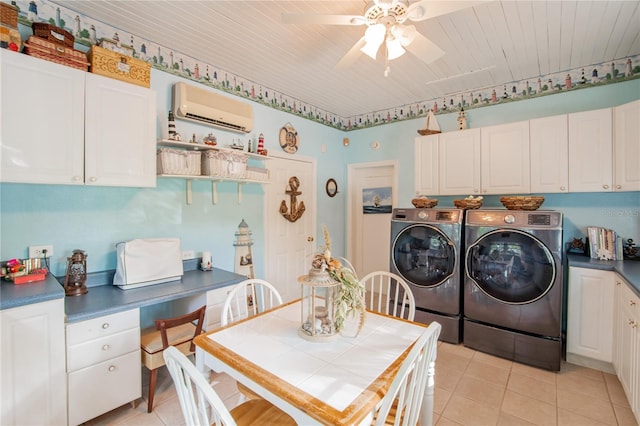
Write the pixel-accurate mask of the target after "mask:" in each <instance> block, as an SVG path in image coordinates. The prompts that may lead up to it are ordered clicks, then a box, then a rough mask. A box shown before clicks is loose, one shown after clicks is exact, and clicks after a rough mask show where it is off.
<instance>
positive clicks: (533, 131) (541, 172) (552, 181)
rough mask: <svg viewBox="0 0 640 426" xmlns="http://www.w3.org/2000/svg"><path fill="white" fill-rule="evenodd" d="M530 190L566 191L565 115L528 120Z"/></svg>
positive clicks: (566, 142) (567, 148)
mask: <svg viewBox="0 0 640 426" xmlns="http://www.w3.org/2000/svg"><path fill="white" fill-rule="evenodd" d="M529 151H530V165H531V192H532V193H553V192H568V191H569V133H568V129H567V115H566V114H563V115H553V116H551V117H544V118H537V119H534V120H529Z"/></svg>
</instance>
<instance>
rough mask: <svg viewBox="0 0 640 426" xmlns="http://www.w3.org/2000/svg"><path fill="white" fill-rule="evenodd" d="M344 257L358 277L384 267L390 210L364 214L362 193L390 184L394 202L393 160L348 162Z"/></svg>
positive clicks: (394, 178)
mask: <svg viewBox="0 0 640 426" xmlns="http://www.w3.org/2000/svg"><path fill="white" fill-rule="evenodd" d="M348 173H349V177H348V180H349V195H348V203H349V205H348V208H347V210H348V212H347V217H348V218H349V221H348V223H347V226H348V232H349V241H348V244H347V245H348V249H347V253H348V255H347V257H348V258H349V261H350V262H351V263H352V264H353V267H354V268H355V270H356V273H357V274H358V276H359V277H363V276H365V275H366V274H368V273H369V272H373V271H380V270H382V271H388V270H389V258H390V253H391V249H390V247H391V213H388V214H387V213H380V214H364V212H363V194H364V192H365V191H367V190H370V189H375V188H391V200H383V204H386V203H391V206H392V207H396V206H397V192H398V185H397V164H396V162H394V161H385V162H380V163H361V164H352V165H349V172H348Z"/></svg>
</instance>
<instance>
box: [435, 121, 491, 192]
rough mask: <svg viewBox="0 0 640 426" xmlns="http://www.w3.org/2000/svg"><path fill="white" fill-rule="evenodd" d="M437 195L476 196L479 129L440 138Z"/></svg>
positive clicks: (478, 187) (442, 135)
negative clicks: (438, 192) (438, 191)
mask: <svg viewBox="0 0 640 426" xmlns="http://www.w3.org/2000/svg"><path fill="white" fill-rule="evenodd" d="M438 148H439V153H438V154H439V165H440V171H439V181H440V195H463V194H466V195H471V194H480V191H481V187H480V129H468V130H461V131H456V132H448V133H441V134H440V144H439V147H438Z"/></svg>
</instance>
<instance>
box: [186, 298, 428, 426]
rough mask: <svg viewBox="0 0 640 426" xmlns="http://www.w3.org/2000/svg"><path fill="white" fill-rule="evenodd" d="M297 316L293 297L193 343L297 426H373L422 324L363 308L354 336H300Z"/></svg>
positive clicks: (203, 360) (204, 360) (203, 361)
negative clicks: (360, 324) (313, 338)
mask: <svg viewBox="0 0 640 426" xmlns="http://www.w3.org/2000/svg"><path fill="white" fill-rule="evenodd" d="M301 316H302V315H301V301H300V299H298V300H294V301H291V302H289V303H285V304H283V305H281V306H279V307H276V308H274V309H271V310H269V311H266V312H263V313H261V314H258V315H255V316H252V317H249V318H246V319H243V320H241V321H238V322H236V323H232V324H230V325H228V326H226V327H223V328H220V329H217V330H213V331H210V332H207V333H205V334H201V335H199V336H197V337H196V338H195V340H194V342H195V344H196V359H198V358H199V359H200V362H199V364H200V365H201V366H202V365H203V366H204V367H206V368H209V369H211V370H213V371H216V372H224V373H227V374H228V375H230V376H231V377H233V378H234V379H235V380H237V381H238V382H240V383H242V384H243V385H245V386H247V387H248V388H250V389H251V390H253V391H254V392H255V393H257V394H258V395H260V396H261V397H262V398H264V399H266V400H268V401H269V402H271V403H272V404H274V405H275V406H277V407H278V408H280V409H282V410H283V411H285V412H286V413H288V414H289V415H290V416H291V417H293V418H294V420H295V421H296V423H297V424H299V425H318V424H320V425H363V424H371V422H372V420H373V416H374V414H375V411H376V409H377V408H378V407H379V405H380V403H381V401H382V398H383V397H384V395H385V394H386V392H387V390H388V389H389V387H390V385H391V382H392V381H393V379H394V378H395V376H396V373H397V372H398V370H399V368H400V365H401V364H402V361H403V360H404V359H405V357H406V356H407V354H408V352H409V350H410V349H411V347H412V346H413V344H414V342H415V341H416V340H417V339H418V337H419V336H420V335H421V334H422V333H424V331H425V329H426V327H427V326H426V325H425V324H421V323H416V322H412V321H407V320H404V319H400V318H396V317H393V316H389V315H385V314H381V313H377V312H373V311H369V310H367V311H366V315H365V321H364V325H363V327H362V329H361V331H360V332H359V333H358V334H357V336H356V337H347V336H342V335H341V336H339V337H338V338H336V339H329V340H328V341H320V342H318V341H310V340H307V339H304V338H302V337H301V336H300V335H299V334H298V329H299V328H300V326H301ZM428 398H431V400H430V401H426V400H425V402H424V403H423V404H425V405H426V406H427V407H429V406H430V407H432V404H433V400H432V398H433V394H432V393H430V394H429V396H428ZM423 408H424V407H423ZM428 409H431V408H428Z"/></svg>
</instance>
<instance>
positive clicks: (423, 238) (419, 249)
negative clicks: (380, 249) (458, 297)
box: [391, 224, 456, 287]
mask: <svg viewBox="0 0 640 426" xmlns="http://www.w3.org/2000/svg"><path fill="white" fill-rule="evenodd" d="M391 253H392V259H391V261H392V262H393V266H394V267H395V269H396V271H397V273H398V275H400V276H401V277H402V278H404V279H405V280H407V281H408V282H409V283H410V284H413V285H416V286H419V287H435V286H438V285H440V284H442V283H443V282H445V281H446V280H447V279H449V278H450V277H451V276H452V275H453V274H454V272H455V269H456V250H455V246H454V244H453V242H452V241H451V240H450V239H449V238H448V237H447V236H446V235H445V234H444V233H443V232H442V231H441V230H439V229H438V228H436V227H434V226H431V225H427V224H414V225H410V226H408V227H406V228H404V229H403V230H402V231H400V232H399V233H398V235H397V236H396V237H395V239H394V240H393V242H392V247H391Z"/></svg>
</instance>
